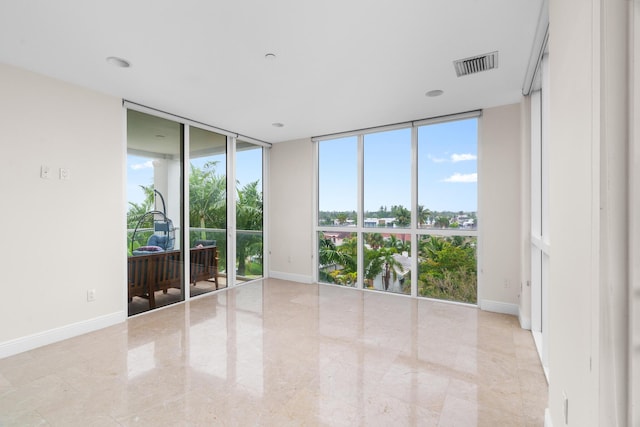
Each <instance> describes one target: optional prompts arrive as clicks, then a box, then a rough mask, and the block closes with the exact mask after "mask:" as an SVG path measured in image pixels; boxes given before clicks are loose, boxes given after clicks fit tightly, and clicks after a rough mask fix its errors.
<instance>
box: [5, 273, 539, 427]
mask: <svg viewBox="0 0 640 427" xmlns="http://www.w3.org/2000/svg"><path fill="white" fill-rule="evenodd" d="M546 399H547V384H546V381H545V379H544V374H543V372H542V369H541V367H540V363H539V361H538V359H537V354H536V352H535V347H534V344H533V340H532V339H531V335H530V333H529V332H527V331H523V330H521V329H520V328H519V325H518V322H517V319H516V318H515V317H513V316H506V315H500V314H495V313H488V312H481V311H479V310H477V309H475V308H472V307H465V306H458V305H451V304H445V303H441V302H434V301H427V300H416V299H411V298H404V297H398V296H393V295H386V294H383V293H379V292H378V293H372V292H363V291H359V290H353V289H344V288H340V287H336V286H318V285H301V284H296V283H293V282H287V281H282V280H273V279H270V280H265V281H263V282H257V283H252V284H248V285H245V286H241V287H238V288H235V289H229V290H224V291H221V292H217V293H211V294H208V295H205V296H203V297H201V298H198V299H196V300H192V301H190V302H189V303H186V304H179V305H172V306H170V307H167V308H164V309H161V310H156V311H153V312H149V313H146V314H143V315H140V316H136V317H133V318H130V319H129V320H128V321H127V322H126V323H123V324H121V325H115V326H113V327H110V328H106V329H104V330H101V331H96V332H93V333H90V334H86V335H83V336H80V337H76V338H73V339H70V340H66V341H63V342H60V343H56V344H53V345H50V346H46V347H42V348H39V349H36V350H33V351H30V352H26V353H23V354H19V355H16V356H13V357H9V358H6V359H3V360H0V425H2V426H5V425H7V426H9V425H19V426H23V425H65V426H66V425H97V426H111V425H137V426H146V425H149V426H156V425H172V426H173V425H230V426H241V425H242V426H244V425H268V426H270V425H277V426H288V425H291V426H299V425H306V426H315V425H317V426H341V425H349V426H351V425H362V426H365V425H366V426H371V425H373V426H376V425H381V426H383V425H384V426H387V425H425V426H437V425H440V426H483V425H487V426H489V425H491V426H493V425H500V426H509V425H541V422H542V421H543V418H544V408H545V406H546Z"/></svg>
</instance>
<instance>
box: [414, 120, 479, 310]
mask: <svg viewBox="0 0 640 427" xmlns="http://www.w3.org/2000/svg"><path fill="white" fill-rule="evenodd" d="M477 138H478V125H477V120H476V119H467V120H459V121H450V122H444V123H434V124H428V125H425V126H421V127H419V128H418V215H417V216H418V218H417V220H418V228H419V229H420V231H419V234H420V236H419V238H418V295H419V296H424V297H431V298H438V299H446V300H452V301H459V302H467V303H473V304H475V303H476V301H477V260H476V248H477V246H478V245H477V239H478V238H477V229H478V217H477V210H478V190H477V180H478V175H477V170H478V160H477V154H478V142H477Z"/></svg>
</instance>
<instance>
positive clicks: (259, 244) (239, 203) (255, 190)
mask: <svg viewBox="0 0 640 427" xmlns="http://www.w3.org/2000/svg"><path fill="white" fill-rule="evenodd" d="M235 165H236V240H235V243H236V263H235V264H236V277H235V279H236V281H238V282H246V281H249V280H254V279H258V278H260V277H262V276H263V274H264V272H263V200H262V182H263V178H262V147H260V146H256V145H253V144H250V143H248V142H244V141H238V142H237V145H236V162H235Z"/></svg>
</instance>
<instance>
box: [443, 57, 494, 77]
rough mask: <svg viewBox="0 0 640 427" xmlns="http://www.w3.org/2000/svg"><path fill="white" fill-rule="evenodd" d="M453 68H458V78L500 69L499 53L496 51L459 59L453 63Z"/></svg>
mask: <svg viewBox="0 0 640 427" xmlns="http://www.w3.org/2000/svg"><path fill="white" fill-rule="evenodd" d="M453 66H454V67H456V74H457V75H458V77H462V76H466V75H467V74H474V73H479V72H480V71H486V70H491V69H494V68H498V52H497V51H496V52H491V53H486V54H484V55H478V56H474V57H471V58H466V59H459V60H457V61H453Z"/></svg>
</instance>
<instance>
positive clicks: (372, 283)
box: [364, 233, 411, 295]
mask: <svg viewBox="0 0 640 427" xmlns="http://www.w3.org/2000/svg"><path fill="white" fill-rule="evenodd" d="M364 281H365V287H366V288H368V289H375V290H377V291H386V292H394V293H398V294H406V295H409V294H411V235H410V234H408V233H407V234H390V233H364Z"/></svg>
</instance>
